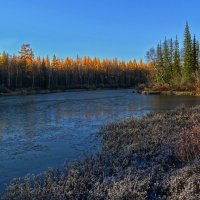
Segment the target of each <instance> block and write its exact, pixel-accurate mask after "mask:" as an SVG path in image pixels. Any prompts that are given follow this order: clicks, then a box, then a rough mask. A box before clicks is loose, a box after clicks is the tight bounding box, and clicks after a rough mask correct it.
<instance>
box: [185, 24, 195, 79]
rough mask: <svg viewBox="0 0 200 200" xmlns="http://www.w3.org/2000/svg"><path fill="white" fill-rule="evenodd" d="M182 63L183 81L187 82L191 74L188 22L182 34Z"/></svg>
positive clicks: (191, 57)
mask: <svg viewBox="0 0 200 200" xmlns="http://www.w3.org/2000/svg"><path fill="white" fill-rule="evenodd" d="M183 51H184V55H183V57H184V63H183V81H184V82H189V81H190V80H191V76H192V60H193V56H192V40H191V35H190V29H189V25H188V22H187V23H186V27H185V35H184V47H183Z"/></svg>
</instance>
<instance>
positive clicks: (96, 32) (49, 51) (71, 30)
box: [0, 0, 200, 61]
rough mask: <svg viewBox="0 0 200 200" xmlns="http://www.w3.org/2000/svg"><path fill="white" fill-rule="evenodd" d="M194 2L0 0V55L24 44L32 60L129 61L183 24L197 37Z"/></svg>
mask: <svg viewBox="0 0 200 200" xmlns="http://www.w3.org/2000/svg"><path fill="white" fill-rule="evenodd" d="M199 8H200V1H199V0H0V52H2V51H6V52H8V53H9V54H13V53H15V54H17V52H18V50H19V49H20V47H21V45H22V44H23V43H29V44H30V45H31V47H32V49H33V51H34V53H35V56H42V57H43V56H46V55H49V56H50V57H52V56H53V54H56V55H57V56H58V57H60V58H65V57H66V56H69V57H72V58H75V57H76V56H77V55H78V56H80V57H83V56H90V57H99V58H101V59H102V58H114V57H117V58H118V59H119V60H126V61H127V60H130V59H131V60H132V59H134V58H136V59H137V60H139V59H140V58H143V59H144V58H145V54H146V51H147V50H148V49H149V48H151V47H152V46H155V45H156V44H157V43H158V42H159V41H160V40H163V39H164V38H165V37H168V38H170V37H173V38H175V36H176V35H178V37H179V39H180V43H182V40H183V33H184V27H185V23H186V21H188V22H189V25H190V28H191V33H192V34H194V33H195V34H196V36H197V38H200V24H199V22H200V12H199Z"/></svg>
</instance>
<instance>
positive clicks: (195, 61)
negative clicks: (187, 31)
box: [191, 35, 199, 73]
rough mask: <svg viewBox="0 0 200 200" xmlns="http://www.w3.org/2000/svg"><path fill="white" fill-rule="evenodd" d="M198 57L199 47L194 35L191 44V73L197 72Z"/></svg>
mask: <svg viewBox="0 0 200 200" xmlns="http://www.w3.org/2000/svg"><path fill="white" fill-rule="evenodd" d="M198 57H199V47H198V42H197V41H196V37H195V35H194V39H193V43H192V69H191V71H192V73H195V72H196V71H197V70H198Z"/></svg>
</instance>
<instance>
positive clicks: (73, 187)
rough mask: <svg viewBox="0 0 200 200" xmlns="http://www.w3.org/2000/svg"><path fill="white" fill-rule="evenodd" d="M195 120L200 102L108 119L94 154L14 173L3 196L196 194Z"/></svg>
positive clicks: (198, 147) (199, 177) (198, 138)
mask: <svg viewBox="0 0 200 200" xmlns="http://www.w3.org/2000/svg"><path fill="white" fill-rule="evenodd" d="M199 123H200V106H197V107H194V108H190V109H186V108H184V107H181V108H178V109H176V110H173V111H169V112H166V113H160V114H159V113H158V114H150V115H148V116H146V117H144V118H142V119H133V120H127V121H123V122H120V123H113V124H110V125H109V126H107V127H104V128H102V130H101V131H100V133H99V136H100V137H101V138H102V142H103V148H102V150H101V152H100V153H99V154H97V155H96V156H95V157H93V158H88V159H86V160H85V161H83V162H79V163H74V164H72V165H70V166H67V167H66V168H65V169H63V170H53V169H52V170H49V171H48V172H46V173H44V174H41V175H38V176H29V177H26V178H25V179H16V180H14V181H13V182H12V183H11V184H10V185H9V186H8V188H7V191H6V192H5V193H4V196H3V197H2V199H4V200H5V199H16V200H18V199H20V200H23V199H58V200H59V199H152V200H155V199H170V200H175V199H179V198H181V199H199V197H200V192H199V191H200V190H199V189H200V126H199Z"/></svg>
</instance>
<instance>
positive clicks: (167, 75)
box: [163, 38, 171, 83]
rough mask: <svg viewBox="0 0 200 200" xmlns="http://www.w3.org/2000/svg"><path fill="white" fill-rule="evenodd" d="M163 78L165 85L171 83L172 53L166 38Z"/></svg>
mask: <svg viewBox="0 0 200 200" xmlns="http://www.w3.org/2000/svg"><path fill="white" fill-rule="evenodd" d="M163 78H164V82H165V83H169V82H170V78H171V77H170V51H169V45H168V41H167V39H166V38H165V41H164V43H163Z"/></svg>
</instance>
